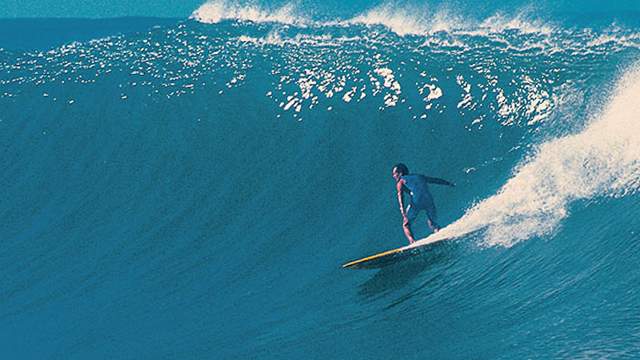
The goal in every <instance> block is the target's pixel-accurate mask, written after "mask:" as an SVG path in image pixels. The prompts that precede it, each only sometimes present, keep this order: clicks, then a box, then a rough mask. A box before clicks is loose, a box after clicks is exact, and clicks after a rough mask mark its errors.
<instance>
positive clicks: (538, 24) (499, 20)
mask: <svg viewBox="0 0 640 360" xmlns="http://www.w3.org/2000/svg"><path fill="white" fill-rule="evenodd" d="M480 28H486V29H489V30H490V31H491V32H493V33H501V32H504V31H505V30H518V31H519V32H521V33H523V34H542V35H550V34H551V33H552V32H553V31H554V28H553V27H552V26H550V25H548V24H544V23H543V22H542V21H539V20H532V19H528V18H527V15H526V14H525V13H524V12H520V13H518V14H517V15H515V16H514V17H509V16H506V15H504V14H502V13H498V14H495V15H493V16H491V17H489V18H487V19H485V20H484V21H483V22H482V23H481V24H480Z"/></svg>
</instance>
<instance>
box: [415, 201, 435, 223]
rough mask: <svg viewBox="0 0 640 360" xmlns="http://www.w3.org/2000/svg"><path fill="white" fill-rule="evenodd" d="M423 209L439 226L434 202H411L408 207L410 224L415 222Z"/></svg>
mask: <svg viewBox="0 0 640 360" xmlns="http://www.w3.org/2000/svg"><path fill="white" fill-rule="evenodd" d="M423 210H424V211H425V212H426V213H427V217H428V218H429V221H431V223H432V224H434V225H436V226H437V223H438V219H437V214H436V207H435V206H433V204H424V205H421V204H420V205H417V204H409V207H407V219H408V220H409V224H411V223H413V220H415V219H416V217H418V214H419V213H420V211H423Z"/></svg>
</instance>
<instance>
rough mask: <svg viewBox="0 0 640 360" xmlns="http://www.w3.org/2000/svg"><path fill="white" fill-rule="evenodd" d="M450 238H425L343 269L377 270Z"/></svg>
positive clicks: (359, 260)
mask: <svg viewBox="0 0 640 360" xmlns="http://www.w3.org/2000/svg"><path fill="white" fill-rule="evenodd" d="M448 239H450V238H440V237H434V238H432V237H427V238H425V239H422V240H418V241H416V242H414V243H413V244H409V245H406V246H403V247H399V248H397V249H391V250H387V251H383V252H381V253H378V254H374V255H371V256H367V257H364V258H362V259H357V260H353V261H349V262H348V263H345V264H343V265H342V267H343V268H352V269H377V268H381V267H383V266H386V265H389V264H391V263H394V262H396V261H398V260H400V259H404V258H406V257H408V256H411V255H414V254H416V253H419V252H421V251H423V250H425V249H426V248H427V247H428V246H429V245H432V244H434V243H437V242H440V241H444V240H448Z"/></svg>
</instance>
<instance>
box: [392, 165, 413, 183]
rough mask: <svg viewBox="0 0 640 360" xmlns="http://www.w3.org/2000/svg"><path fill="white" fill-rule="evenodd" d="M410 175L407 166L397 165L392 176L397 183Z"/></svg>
mask: <svg viewBox="0 0 640 360" xmlns="http://www.w3.org/2000/svg"><path fill="white" fill-rule="evenodd" d="M408 173H409V168H407V165H405V164H396V165H395V166H394V167H393V169H392V170H391V176H393V178H394V179H396V181H398V180H400V176H403V175H407V174H408Z"/></svg>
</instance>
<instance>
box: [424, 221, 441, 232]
mask: <svg viewBox="0 0 640 360" xmlns="http://www.w3.org/2000/svg"><path fill="white" fill-rule="evenodd" d="M427 225H429V227H430V228H431V231H433V232H434V233H437V232H438V231H440V228H439V227H438V225H436V224H435V223H434V222H432V221H431V219H429V218H427Z"/></svg>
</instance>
